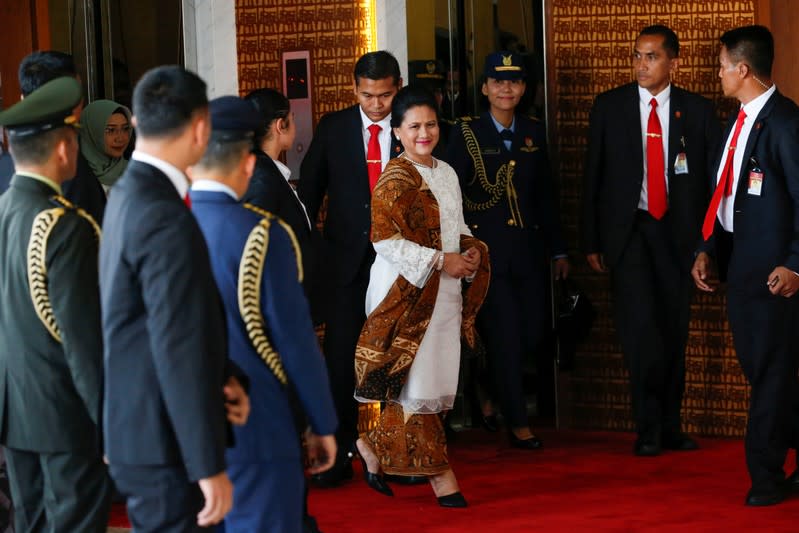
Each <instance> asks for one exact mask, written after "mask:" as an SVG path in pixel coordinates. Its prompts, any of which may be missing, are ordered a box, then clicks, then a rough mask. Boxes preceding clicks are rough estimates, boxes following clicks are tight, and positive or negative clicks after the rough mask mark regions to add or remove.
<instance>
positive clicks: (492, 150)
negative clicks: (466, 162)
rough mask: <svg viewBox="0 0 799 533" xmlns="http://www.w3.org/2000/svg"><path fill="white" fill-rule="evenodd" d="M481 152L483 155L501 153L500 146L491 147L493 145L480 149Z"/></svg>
mask: <svg viewBox="0 0 799 533" xmlns="http://www.w3.org/2000/svg"><path fill="white" fill-rule="evenodd" d="M480 153H481V154H483V155H497V154H499V148H491V147H488V148H483V149H482V150H480Z"/></svg>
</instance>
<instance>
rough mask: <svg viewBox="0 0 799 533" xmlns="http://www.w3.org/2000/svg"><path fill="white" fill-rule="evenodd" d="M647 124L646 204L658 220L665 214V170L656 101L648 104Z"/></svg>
mask: <svg viewBox="0 0 799 533" xmlns="http://www.w3.org/2000/svg"><path fill="white" fill-rule="evenodd" d="M649 104H650V105H651V106H652V111H650V112H649V124H647V127H646V202H647V205H648V206H649V214H651V215H652V216H653V217H655V218H656V219H658V220H660V219H661V218H663V215H664V214H666V176H665V175H664V171H665V168H666V165H665V163H664V162H663V130H662V129H661V128H660V120H659V119H658V114H657V113H656V109H657V106H658V101H657V100H656V99H654V98H652V101H651V102H649Z"/></svg>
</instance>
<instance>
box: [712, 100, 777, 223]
mask: <svg viewBox="0 0 799 533" xmlns="http://www.w3.org/2000/svg"><path fill="white" fill-rule="evenodd" d="M776 90H777V86H776V85H772V86H771V88H769V89H768V90H767V91H766V92H764V93H763V94H761V95H760V96H758V97H757V98H755V99H754V100H752V101H750V102H749V103H748V104H746V105H743V106H741V107H742V108H743V110H744V113H746V118H745V119H744V124H743V126H742V127H741V133H740V134H738V142H737V143H736V145H735V153H734V154H733V157H732V170H733V172H732V177H733V180H732V194H731V195H729V196H726V197H725V196H722V197H721V206H720V207H719V213H718V215H717V216H718V219H719V221H720V222H721V227H723V228H724V229H725V230H726V231H733V227H732V225H733V222H732V221H733V218H734V217H733V215H734V214H735V192H736V191H737V190H738V179H739V178H740V174H741V170H742V168H741V167H742V166H744V165H743V163H744V152H745V151H746V142H747V141H748V140H749V134H750V133H751V132H752V126H753V125H754V124H755V121H756V120H757V116H758V115H759V114H760V111H761V110H762V109H763V106H764V105H766V102H767V101H768V99H769V98H771V95H772V94H774V91H776ZM736 116H738V114H737V113H736ZM733 133H735V128H734V127H733V128H732V129H731V130H730V134H729V135H728V136H727V142H725V143H724V151H723V152H721V153H722V154H723V157H722V158H721V161H720V162H719V168H718V170H717V171H716V183H717V184H718V182H719V179H721V171H722V170H724V163H725V161H727V152H728V151H729V148H730V141H732V134H733Z"/></svg>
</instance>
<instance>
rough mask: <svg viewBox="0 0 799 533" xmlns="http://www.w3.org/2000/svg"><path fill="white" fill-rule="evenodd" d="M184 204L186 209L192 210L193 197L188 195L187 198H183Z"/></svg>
mask: <svg viewBox="0 0 799 533" xmlns="http://www.w3.org/2000/svg"><path fill="white" fill-rule="evenodd" d="M183 203H184V204H186V207H188V208H189V209H191V196H189V193H186V196H184V197H183Z"/></svg>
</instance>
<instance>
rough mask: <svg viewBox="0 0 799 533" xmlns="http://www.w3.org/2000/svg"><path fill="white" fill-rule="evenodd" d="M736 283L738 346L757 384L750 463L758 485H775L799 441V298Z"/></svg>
mask: <svg viewBox="0 0 799 533" xmlns="http://www.w3.org/2000/svg"><path fill="white" fill-rule="evenodd" d="M759 285H762V286H757V287H752V286H746V287H743V286H736V285H735V284H733V283H731V284H730V286H729V290H728V293H727V308H728V313H729V319H730V327H731V328H732V335H733V341H734V343H735V351H736V353H737V354H738V360H739V361H740V363H741V369H742V370H743V373H744V375H745V376H746V379H747V381H748V382H749V384H750V385H751V387H752V391H751V397H750V400H749V418H748V421H747V424H746V439H745V441H744V448H745V452H746V465H747V468H748V469H749V476H750V477H751V479H752V486H753V487H757V488H765V489H773V488H774V487H775V484H778V483H780V482H781V481H782V480H783V478H784V477H785V474H784V472H783V465H784V463H785V458H786V456H787V453H788V448H789V447H795V446H796V444H797V443H796V435H795V434H794V432H795V430H796V425H797V420H796V417H797V412H796V406H797V397H798V396H799V385H797V366H798V365H797V361H798V360H799V351H797V350H799V300H797V299H796V296H794V297H793V298H783V297H781V296H773V295H771V294H770V293H769V292H768V291H767V290H766V286H765V285H766V284H765V279H764V280H763V282H762V283H760V284H759Z"/></svg>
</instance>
